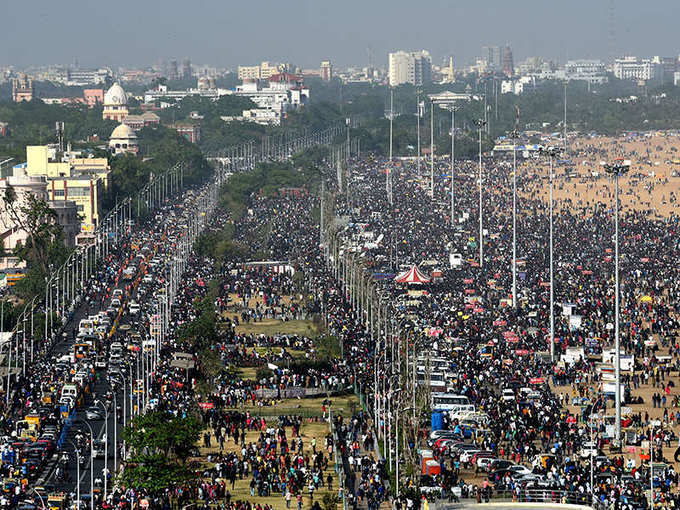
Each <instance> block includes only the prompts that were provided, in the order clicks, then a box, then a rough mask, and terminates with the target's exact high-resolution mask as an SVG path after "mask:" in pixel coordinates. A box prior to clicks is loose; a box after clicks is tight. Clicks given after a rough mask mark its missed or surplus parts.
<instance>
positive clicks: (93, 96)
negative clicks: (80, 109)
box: [83, 89, 104, 108]
mask: <svg viewBox="0 0 680 510" xmlns="http://www.w3.org/2000/svg"><path fill="white" fill-rule="evenodd" d="M83 98H84V99H85V104H87V106H89V107H90V108H92V107H94V106H96V105H98V104H102V103H103V102H104V89H85V90H83Z"/></svg>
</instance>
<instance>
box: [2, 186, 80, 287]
mask: <svg viewBox="0 0 680 510" xmlns="http://www.w3.org/2000/svg"><path fill="white" fill-rule="evenodd" d="M2 203H3V206H4V209H5V212H6V214H7V219H8V224H7V225H5V227H6V228H9V227H13V228H16V229H18V230H21V231H24V232H26V234H27V238H26V242H25V243H23V244H18V245H17V246H16V247H15V249H14V255H15V256H16V257H18V258H19V259H20V260H22V261H24V262H26V264H27V266H28V271H27V274H26V277H25V278H23V279H22V280H21V281H20V282H19V283H18V285H17V293H18V294H19V295H21V296H22V297H24V298H32V297H33V296H34V295H36V294H38V293H39V292H42V290H43V289H44V285H45V277H46V275H47V274H48V272H49V269H50V265H61V264H62V263H63V262H64V261H65V260H66V258H67V257H68V253H69V250H68V248H67V247H66V246H65V244H64V231H63V229H62V227H61V225H59V223H58V221H57V214H56V212H55V211H54V210H53V209H52V208H50V206H49V205H48V204H47V202H45V201H44V200H42V199H40V198H38V197H36V196H35V195H33V194H31V193H24V194H23V195H22V196H21V197H19V196H18V195H17V193H16V191H15V190H14V188H13V187H12V186H8V187H7V188H5V190H4V193H3V194H2Z"/></svg>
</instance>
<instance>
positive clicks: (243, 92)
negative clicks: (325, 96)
mask: <svg viewBox="0 0 680 510" xmlns="http://www.w3.org/2000/svg"><path fill="white" fill-rule="evenodd" d="M229 93H231V94H234V95H237V96H242V97H247V98H248V99H250V100H251V101H252V102H253V103H255V104H256V105H257V106H258V108H257V109H251V110H245V111H244V112H243V114H242V116H241V118H239V119H232V118H224V120H245V121H252V122H257V123H258V124H272V125H278V124H280V123H281V119H282V117H283V115H284V114H285V113H286V112H287V111H289V110H291V109H297V108H299V107H301V106H303V105H304V104H306V103H307V101H308V100H309V88H308V87H306V86H305V85H304V80H303V79H302V76H299V75H296V74H290V73H279V74H275V75H272V76H270V77H269V79H268V80H266V81H265V80H245V81H244V82H243V84H242V85H239V86H238V87H236V90H235V91H229Z"/></svg>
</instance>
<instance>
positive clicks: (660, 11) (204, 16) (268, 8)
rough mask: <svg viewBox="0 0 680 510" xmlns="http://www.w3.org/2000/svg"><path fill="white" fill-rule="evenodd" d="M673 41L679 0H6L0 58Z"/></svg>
mask: <svg viewBox="0 0 680 510" xmlns="http://www.w3.org/2000/svg"><path fill="white" fill-rule="evenodd" d="M612 3H613V4H614V5H615V12H614V26H615V39H614V40H615V43H616V44H615V49H616V53H617V54H624V53H628V54H637V55H640V56H652V55H663V56H675V55H678V53H679V52H680V44H679V42H680V39H679V38H678V36H677V20H678V19H679V18H680V0H646V1H645V0H566V1H565V0H562V1H560V2H558V1H556V0H515V1H514V2H511V1H507V0H162V1H160V0H59V1H54V0H31V1H11V0H2V7H1V8H0V19H2V32H1V34H2V35H0V65H7V64H14V65H19V66H23V65H30V64H52V63H71V62H73V60H74V58H77V59H78V61H79V62H80V63H81V64H82V65H84V66H90V65H97V64H99V65H109V66H118V65H124V64H131V65H144V64H151V63H154V62H157V61H158V60H159V59H162V58H166V59H167V58H177V59H178V60H181V59H182V58H184V57H190V58H191V60H192V61H193V62H196V63H209V64H214V65H217V66H236V65H238V64H254V63H257V62H259V61H261V60H273V61H290V62H292V63H295V64H297V65H300V66H302V67H317V66H318V64H319V61H320V60H322V59H327V58H330V59H332V60H333V62H334V63H335V64H337V65H339V66H346V65H349V64H360V65H366V63H367V60H368V57H367V48H368V47H371V48H372V52H373V55H374V57H373V61H374V63H376V64H378V65H381V66H385V65H386V62H387V53H388V52H389V51H390V50H395V49H406V50H414V49H421V48H424V49H428V50H429V51H430V52H431V53H432V56H433V58H434V59H435V63H439V62H440V61H441V58H442V57H443V56H445V55H449V54H451V55H453V56H454V58H455V61H456V62H457V63H458V64H459V65H462V64H465V63H467V62H470V61H471V60H472V59H473V58H474V57H475V56H477V55H480V54H481V46H482V45H486V44H490V45H503V44H506V43H509V44H510V46H511V47H512V49H513V52H514V55H515V62H518V61H520V60H522V59H524V58H526V57H527V56H534V55H540V56H545V57H550V58H553V59H557V60H560V61H564V60H565V59H566V58H577V57H584V58H587V57H603V58H606V57H608V56H609V54H610V53H611V46H612V45H611V42H610V41H611V38H610V26H611V23H610V5H611V4H612Z"/></svg>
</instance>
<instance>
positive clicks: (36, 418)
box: [24, 413, 40, 429]
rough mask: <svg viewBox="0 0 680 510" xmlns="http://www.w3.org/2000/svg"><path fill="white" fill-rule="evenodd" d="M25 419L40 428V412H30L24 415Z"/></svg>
mask: <svg viewBox="0 0 680 510" xmlns="http://www.w3.org/2000/svg"><path fill="white" fill-rule="evenodd" d="M24 420H25V421H26V422H27V423H29V424H32V425H35V426H36V428H38V429H40V415H39V414H38V413H30V414H27V415H26V416H24Z"/></svg>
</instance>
